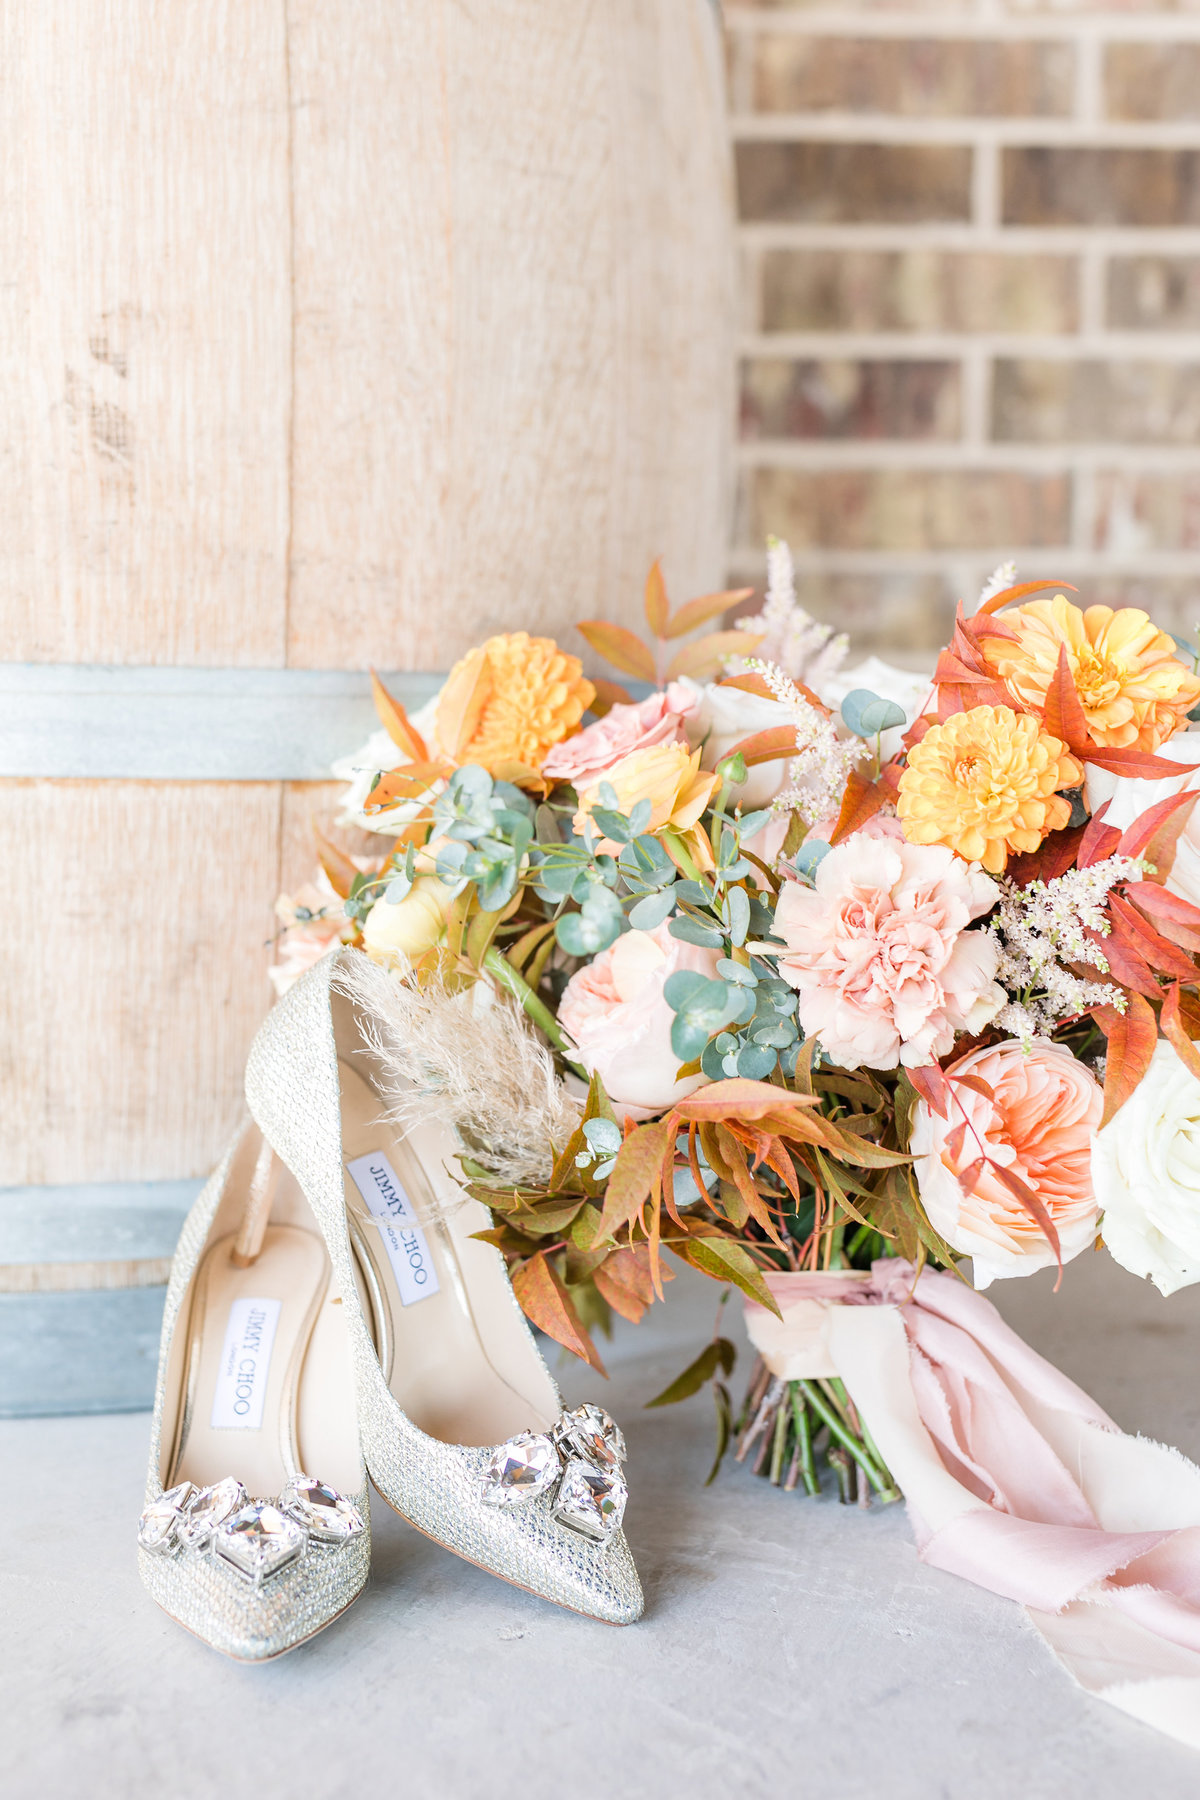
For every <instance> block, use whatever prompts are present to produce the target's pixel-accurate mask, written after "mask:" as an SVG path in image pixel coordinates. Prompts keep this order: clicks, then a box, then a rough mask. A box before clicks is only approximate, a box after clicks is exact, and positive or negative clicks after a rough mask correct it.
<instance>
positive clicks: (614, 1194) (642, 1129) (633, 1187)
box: [597, 1088, 779, 1237]
mask: <svg viewBox="0 0 1200 1800" xmlns="http://www.w3.org/2000/svg"><path fill="white" fill-rule="evenodd" d="M771 1091H772V1093H774V1094H778V1092H779V1089H778V1088H772V1090H771ZM674 1142H675V1114H674V1113H673V1112H671V1113H668V1114H667V1116H666V1118H665V1119H655V1120H653V1121H652V1123H650V1124H649V1125H639V1126H638V1127H637V1129H636V1130H635V1131H631V1132H630V1134H629V1136H628V1137H627V1138H626V1139H625V1142H624V1143H623V1144H622V1145H621V1148H620V1149H619V1150H618V1151H617V1160H616V1166H615V1167H614V1169H613V1172H612V1174H611V1175H610V1176H609V1178H608V1185H607V1187H606V1188H605V1190H604V1211H603V1213H602V1214H601V1218H600V1227H599V1232H598V1234H597V1235H598V1236H599V1237H612V1236H613V1235H614V1234H615V1233H616V1232H618V1231H619V1230H620V1229H621V1227H622V1225H628V1223H629V1221H630V1220H631V1219H633V1218H636V1217H637V1215H638V1213H640V1212H641V1210H642V1207H643V1206H644V1205H645V1204H646V1201H647V1200H648V1199H649V1198H650V1196H651V1195H652V1194H657V1193H658V1192H659V1191H660V1190H661V1187H662V1163H663V1155H664V1152H665V1151H666V1150H667V1149H668V1148H669V1147H670V1146H671V1145H672V1144H673V1143H674Z"/></svg>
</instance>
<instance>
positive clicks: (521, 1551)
mask: <svg viewBox="0 0 1200 1800" xmlns="http://www.w3.org/2000/svg"><path fill="white" fill-rule="evenodd" d="M361 954H362V952H361V951H355V950H348V951H343V952H341V953H340V955H331V956H327V957H325V958H323V959H322V961H321V962H319V963H318V964H317V965H316V966H315V967H314V968H312V969H311V970H310V971H309V972H308V973H307V974H306V975H305V976H304V977H303V978H302V979H301V980H300V981H299V982H297V983H296V985H295V986H294V987H293V988H291V989H290V991H289V992H288V993H286V994H285V995H284V996H283V998H282V999H281V1000H280V1001H279V1002H278V1003H277V1004H276V1005H275V1007H274V1008H273V1009H272V1011H271V1012H270V1014H269V1015H268V1017H267V1020H266V1022H265V1024H264V1025H263V1027H262V1029H261V1030H260V1032H259V1034H258V1037H257V1038H256V1039H255V1042H254V1046H253V1048H252V1050H251V1052H250V1058H249V1062H248V1064H247V1069H246V1097H247V1100H248V1102H249V1105H250V1110H251V1112H252V1113H253V1115H254V1117H255V1119H256V1120H257V1122H258V1124H259V1126H260V1127H261V1129H262V1132H263V1135H264V1137H265V1138H266V1139H267V1141H268V1142H269V1143H270V1144H271V1145H272V1146H273V1148H274V1149H275V1151H276V1152H277V1154H278V1155H279V1157H280V1158H281V1160H282V1161H283V1162H284V1163H285V1164H286V1165H287V1167H288V1168H289V1169H290V1170H291V1171H292V1173H293V1174H294V1175H295V1177H296V1179H297V1180H298V1181H299V1183H300V1185H301V1186H302V1188H303V1189H304V1192H305V1195H306V1197H307V1199H308V1202H309V1205H310V1206H311V1207H312V1210H313V1212H314V1214H315V1215H316V1217H317V1220H318V1222H319V1223H320V1225H321V1228H322V1230H323V1232H324V1233H325V1241H326V1243H327V1245H328V1248H329V1254H330V1258H331V1260H332V1263H333V1269H334V1279H335V1281H336V1283H337V1284H338V1286H339V1287H340V1289H341V1291H342V1293H343V1294H344V1295H345V1297H346V1322H347V1325H348V1327H349V1330H350V1338H351V1343H352V1347H353V1352H354V1362H355V1371H356V1377H357V1384H358V1411H359V1422H360V1429H361V1432H362V1443H363V1453H364V1456H365V1458H366V1463H367V1468H368V1470H369V1472H370V1476H371V1479H372V1481H373V1482H374V1484H375V1486H376V1487H377V1488H378V1490H379V1492H380V1493H381V1494H382V1496H383V1498H384V1499H385V1500H386V1501H387V1502H388V1504H389V1505H390V1506H392V1507H393V1508H394V1509H395V1510H396V1511H397V1512H398V1513H400V1514H402V1515H403V1517H404V1518H406V1519H408V1520H409V1521H410V1523H412V1524H413V1525H415V1526H416V1527H417V1528H418V1530H420V1531H423V1532H424V1533H425V1534H426V1535H427V1536H429V1537H431V1538H434V1539H436V1540H437V1541H438V1542H439V1543H441V1544H444V1545H445V1546H446V1547H447V1548H448V1549H450V1550H453V1551H454V1552H455V1553H456V1554H457V1555H459V1556H461V1557H464V1558H465V1559H466V1560H467V1561H468V1562H472V1563H475V1564H477V1565H478V1566H479V1567H481V1568H484V1569H488V1570H490V1571H491V1572H492V1573H493V1574H496V1575H499V1576H501V1577H502V1578H503V1579H504V1580H505V1581H510V1582H512V1583H513V1584H514V1585H515V1586H517V1587H522V1588H526V1589H528V1590H529V1591H530V1592H532V1593H535V1594H540V1595H542V1596H544V1597H545V1598H546V1599H548V1600H553V1601H555V1602H556V1603H557V1604H558V1605H560V1606H565V1607H569V1608H571V1609H572V1610H574V1611H576V1612H581V1613H587V1614H590V1615H591V1616H592V1617H594V1618H598V1619H603V1620H605V1621H607V1622H608V1623H610V1624H614V1625H626V1624H631V1623H632V1622H633V1621H634V1620H635V1619H637V1618H639V1617H640V1615H641V1612H642V1591H641V1585H640V1583H639V1581H638V1577H637V1570H636V1569H635V1568H634V1564H633V1558H632V1556H631V1555H630V1552H629V1547H628V1545H627V1544H626V1542H625V1538H624V1536H623V1534H622V1531H621V1517H622V1514H623V1512H624V1507H625V1498H626V1488H625V1481H624V1477H623V1475H622V1471H621V1463H622V1461H623V1458H624V1454H625V1445H624V1441H623V1439H622V1437H621V1433H620V1431H619V1430H618V1429H617V1427H616V1425H615V1424H614V1423H613V1421H612V1420H611V1419H610V1418H609V1417H608V1415H607V1413H605V1412H603V1411H602V1410H601V1408H599V1407H594V1406H584V1407H579V1408H576V1409H575V1410H574V1411H572V1412H564V1410H563V1406H562V1400H561V1398H560V1395H559V1392H558V1389H557V1386H556V1385H555V1382H554V1380H553V1378H552V1376H551V1375H550V1372H549V1370H548V1369H547V1368H546V1365H545V1363H544V1362H543V1360H542V1358H541V1355H540V1354H539V1352H538V1349H537V1345H536V1343H535V1342H534V1339H533V1334H532V1332H531V1331H530V1330H529V1327H528V1325H527V1323H526V1321H525V1318H524V1315H523V1314H522V1313H521V1311H520V1308H519V1307H518V1305H517V1303H516V1300H515V1299H514V1297H513V1293H512V1288H511V1286H510V1284H509V1281H508V1275H507V1271H506V1269H505V1265H504V1259H503V1258H502V1256H501V1255H500V1253H499V1251H498V1250H496V1249H494V1248H493V1246H492V1245H490V1244H487V1243H483V1242H480V1241H479V1239H478V1238H476V1237H474V1236H473V1234H474V1233H476V1232H479V1231H485V1230H487V1229H488V1227H489V1225H490V1224H491V1220H490V1217H489V1215H488V1213H487V1210H486V1209H485V1208H484V1207H483V1206H481V1205H480V1204H479V1203H478V1202H477V1201H474V1200H472V1199H470V1198H469V1196H468V1195H467V1194H466V1193H465V1191H464V1190H463V1188H462V1186H461V1184H460V1182H459V1181H458V1179H457V1178H456V1175H455V1173H454V1165H455V1157H456V1155H457V1153H458V1148H459V1146H458V1145H457V1144H456V1142H455V1140H454V1137H453V1135H452V1133H451V1131H450V1129H449V1127H448V1126H447V1125H446V1124H444V1123H443V1122H442V1121H441V1120H440V1119H439V1118H438V1116H437V1101H436V1097H435V1096H431V1097H430V1102H429V1109H428V1116H427V1117H425V1118H423V1119H422V1121H421V1123H420V1124H419V1125H417V1126H416V1127H414V1128H412V1129H409V1130H408V1131H406V1132H404V1133H402V1132H401V1131H400V1130H398V1128H397V1126H396V1125H395V1123H393V1122H391V1121H390V1120H389V1117H388V1107H387V1105H386V1103H385V1101H384V1099H383V1098H382V1096H381V1093H380V1091H379V1089H378V1087H377V1086H376V1085H375V1082H376V1081H377V1080H378V1078H379V1074H380V1071H379V1069H378V1065H377V1062H376V1059H375V1057H374V1053H373V1051H372V1049H371V1047H370V1044H369V1041H368V1036H367V1035H365V1034H364V1029H363V1020H362V1019H361V1018H360V1015H359V1014H358V1012H357V1011H356V1009H355V1004H354V1002H352V1000H351V999H350V998H349V997H348V996H347V994H345V993H343V992H341V991H340V988H339V969H340V967H341V966H342V964H343V962H344V960H345V959H346V958H349V957H357V956H361ZM356 1272H357V1282H356Z"/></svg>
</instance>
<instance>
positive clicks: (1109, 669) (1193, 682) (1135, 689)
mask: <svg viewBox="0 0 1200 1800" xmlns="http://www.w3.org/2000/svg"><path fill="white" fill-rule="evenodd" d="M1000 616H1001V618H1002V620H1003V622H1004V624H1005V625H1007V626H1009V627H1010V628H1011V629H1012V630H1013V631H1015V632H1016V634H1017V642H1016V643H1015V644H1014V643H1013V642H1012V641H1011V640H1010V639H1008V638H993V637H989V638H986V639H985V640H984V654H985V656H986V657H987V660H988V663H989V664H990V666H991V667H992V668H993V669H994V670H995V671H996V674H997V675H999V676H1000V678H1001V680H1002V681H1003V682H1004V684H1005V686H1006V687H1007V688H1008V689H1009V691H1010V692H1011V693H1013V694H1015V695H1016V697H1017V698H1018V699H1019V700H1022V701H1023V702H1024V703H1025V705H1026V706H1030V707H1032V708H1033V709H1034V711H1035V712H1041V711H1042V710H1043V709H1044V707H1045V704H1046V690H1047V689H1048V688H1049V686H1050V683H1051V682H1052V681H1053V679H1054V671H1055V670H1056V668H1057V667H1058V657H1059V651H1060V649H1061V647H1062V646H1063V645H1065V646H1066V651H1067V662H1068V663H1069V665H1070V669H1071V677H1072V679H1073V681H1074V683H1075V691H1076V693H1077V694H1078V695H1079V702H1080V705H1081V706H1082V707H1083V710H1084V713H1085V714H1086V716H1087V722H1088V729H1089V731H1090V732H1091V734H1092V736H1093V738H1095V740H1096V742H1097V743H1098V744H1108V745H1111V746H1112V747H1113V748H1115V749H1124V748H1126V747H1127V746H1129V745H1136V746H1137V748H1138V749H1139V750H1150V751H1154V750H1157V749H1158V747H1159V745H1160V744H1162V743H1165V742H1166V740H1167V738H1169V737H1172V736H1173V735H1174V734H1175V732H1177V731H1179V730H1180V729H1181V727H1182V726H1183V723H1184V719H1185V716H1186V715H1187V714H1188V713H1189V712H1190V711H1191V709H1192V708H1193V707H1194V706H1195V705H1196V702H1197V701H1198V700H1200V680H1198V679H1197V678H1196V676H1195V675H1193V674H1192V672H1191V670H1190V669H1189V668H1188V667H1187V665H1186V664H1185V663H1181V662H1180V661H1179V657H1178V655H1177V653H1176V645H1175V640H1174V638H1172V637H1169V636H1168V635H1167V633H1166V632H1165V631H1160V630H1159V629H1158V627H1157V626H1156V625H1155V624H1153V623H1152V621H1151V620H1150V618H1149V617H1148V616H1147V614H1146V613H1144V612H1139V611H1138V609H1137V607H1134V606H1123V607H1121V608H1120V610H1119V611H1117V612H1114V611H1113V609H1112V607H1111V606H1089V607H1088V609H1087V611H1086V612H1082V611H1081V610H1080V608H1079V607H1078V606H1072V604H1071V602H1070V601H1069V600H1067V599H1066V598H1065V597H1064V596H1063V595H1062V594H1056V595H1055V596H1054V598H1053V600H1031V601H1030V602H1029V604H1028V605H1027V606H1016V607H1014V608H1013V609H1012V610H1011V612H1005V613H1002V614H1001V615H1000Z"/></svg>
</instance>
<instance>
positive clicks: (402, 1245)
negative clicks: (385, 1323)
mask: <svg viewBox="0 0 1200 1800" xmlns="http://www.w3.org/2000/svg"><path fill="white" fill-rule="evenodd" d="M346 1168H347V1169H348V1170H349V1173H350V1179H351V1181H352V1182H353V1183H354V1185H355V1187H356V1188H357V1189H358V1191H359V1193H360V1194H361V1195H362V1197H363V1199H364V1200H365V1201H366V1203H367V1205H368V1206H369V1207H370V1209H371V1214H372V1217H373V1218H376V1219H378V1220H379V1234H380V1236H381V1237H382V1239H383V1242H384V1247H385V1249H386V1250H387V1253H388V1258H389V1260H390V1262H391V1265H392V1273H393V1275H394V1276H395V1277H396V1286H397V1287H398V1288H399V1290H400V1303H401V1305H402V1306H411V1305H412V1304H413V1303H414V1301H416V1300H428V1299H429V1297H430V1295H431V1294H436V1293H437V1291H438V1278H437V1270H436V1269H435V1268H434V1266H433V1257H432V1256H431V1255H430V1253H429V1245H428V1244H427V1243H426V1242H425V1233H424V1232H423V1231H422V1230H421V1229H420V1227H419V1226H418V1224H417V1222H416V1215H415V1213H414V1212H413V1207H412V1202H411V1200H410V1199H409V1197H408V1195H407V1194H406V1193H405V1191H404V1189H403V1188H402V1187H401V1185H400V1178H399V1176H398V1175H397V1174H396V1171H395V1169H393V1167H392V1165H391V1163H390V1162H389V1161H388V1159H387V1157H386V1156H384V1154H383V1152H382V1151H375V1152H374V1153H373V1154H372V1155H370V1156H356V1157H355V1158H354V1161H353V1162H348V1163H347V1164H346Z"/></svg>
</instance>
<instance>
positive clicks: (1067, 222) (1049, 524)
mask: <svg viewBox="0 0 1200 1800" xmlns="http://www.w3.org/2000/svg"><path fill="white" fill-rule="evenodd" d="M725 19H726V30H727V40H728V55H729V80H730V108H731V113H732V129H733V133H734V139H735V152H736V158H737V176H738V193H739V208H740V217H741V223H740V227H739V234H740V239H741V252H740V253H741V258H742V264H743V277H742V280H743V294H742V305H743V316H742V322H741V356H742V388H741V393H742V427H741V439H742V441H741V448H740V458H741V491H740V498H739V506H738V522H737V527H736V541H737V549H736V553H735V569H736V572H737V573H738V574H740V575H744V576H746V577H747V578H750V577H752V576H753V577H758V576H759V575H760V574H761V570H762V566H763V562H762V552H761V548H760V546H761V544H762V540H763V537H764V534H765V533H767V532H771V531H773V532H777V533H779V534H780V535H781V536H785V537H787V538H788V539H789V540H790V542H791V545H792V548H793V551H794V553H795V556H796V562H797V567H798V570H799V572H800V577H801V582H800V585H801V592H802V595H803V597H804V599H805V603H806V604H807V605H808V606H809V607H810V608H811V609H812V611H814V612H815V613H817V614H818V615H819V616H821V617H823V618H829V619H837V620H839V621H842V622H844V624H845V625H846V627H847V628H848V629H849V630H850V631H851V633H852V634H853V636H854V638H855V640H856V642H857V643H858V644H859V645H863V646H865V645H867V644H870V645H871V646H872V647H875V648H878V649H880V650H882V651H884V652H885V653H888V652H890V653H892V654H894V655H904V654H906V653H907V654H908V655H909V656H910V657H916V656H919V655H920V654H921V652H922V651H925V650H927V649H929V648H932V647H933V646H935V645H936V644H938V643H939V642H940V641H941V640H942V639H943V637H944V636H945V633H946V631H947V629H948V626H949V621H950V619H951V618H952V615H953V607H954V602H955V600H956V599H958V598H959V597H963V598H971V597H973V596H974V595H975V594H976V593H977V592H978V589H979V586H980V583H981V581H982V580H983V579H984V578H985V576H986V575H987V574H988V573H989V572H990V570H991V569H992V568H993V567H994V566H995V564H996V563H997V562H999V561H1001V560H1002V559H1007V558H1008V557H1010V556H1011V557H1015V559H1016V561H1017V563H1018V565H1019V568H1020V570H1021V574H1022V576H1023V577H1026V578H1032V577H1034V576H1039V575H1062V576H1063V578H1064V579H1065V580H1068V581H1072V582H1074V583H1075V584H1076V585H1077V586H1079V587H1080V589H1081V590H1082V592H1083V594H1084V596H1085V597H1086V598H1087V599H1090V600H1103V601H1106V602H1108V603H1110V604H1133V605H1142V606H1145V607H1146V608H1147V609H1148V610H1150V611H1152V612H1153V613H1154V615H1155V616H1156V618H1158V619H1160V620H1161V622H1162V623H1163V624H1164V625H1166V626H1168V627H1169V628H1170V629H1172V630H1176V631H1181V632H1184V633H1189V632H1190V631H1191V630H1192V628H1193V626H1194V625H1195V622H1196V621H1197V619H1200V0H1175V3H1174V4H1172V3H1171V0H1124V4H1122V3H1121V0H1109V3H1108V4H1107V5H1104V4H1098V3H1096V0H1091V3H1090V4H1085V3H1084V0H926V4H924V5H920V4H918V3H913V0H910V3H909V4H895V3H893V4H888V0H874V3H872V0H858V3H857V4H854V3H852V0H843V3H842V4H841V5H832V6H830V5H826V6H820V5H811V4H806V3H805V0H774V4H767V3H760V4H757V5H754V4H750V3H749V0H725Z"/></svg>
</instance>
